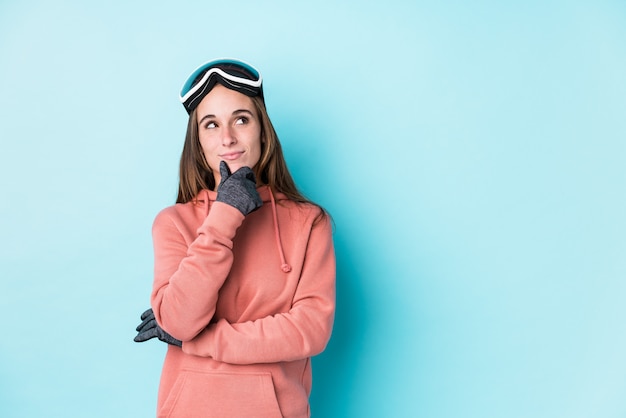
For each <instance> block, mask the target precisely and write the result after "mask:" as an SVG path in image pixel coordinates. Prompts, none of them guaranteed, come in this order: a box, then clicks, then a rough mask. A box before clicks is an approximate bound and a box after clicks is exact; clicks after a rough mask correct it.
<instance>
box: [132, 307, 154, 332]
mask: <svg viewBox="0 0 626 418" xmlns="http://www.w3.org/2000/svg"><path fill="white" fill-rule="evenodd" d="M141 319H143V321H142V322H141V324H139V325H138V326H137V328H135V330H136V331H139V329H140V328H142V327H143V326H144V325H145V324H147V323H148V322H150V321H154V320H155V318H154V313H153V312H152V311H150V314H149V315H146V316H144V315H141Z"/></svg>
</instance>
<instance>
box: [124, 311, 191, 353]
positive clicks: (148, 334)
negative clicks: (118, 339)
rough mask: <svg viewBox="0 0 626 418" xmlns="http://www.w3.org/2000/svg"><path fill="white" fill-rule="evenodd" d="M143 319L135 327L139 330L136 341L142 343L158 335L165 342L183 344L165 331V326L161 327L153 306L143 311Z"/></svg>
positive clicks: (179, 345) (180, 345)
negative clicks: (155, 316)
mask: <svg viewBox="0 0 626 418" xmlns="http://www.w3.org/2000/svg"><path fill="white" fill-rule="evenodd" d="M141 319H142V320H143V322H142V323H141V324H139V326H137V328H136V329H135V330H136V331H137V332H138V334H137V336H136V337H135V339H134V340H135V342H136V343H142V342H144V341H148V340H149V339H151V338H154V337H157V338H158V339H159V340H161V341H163V342H164V343H168V344H171V345H176V346H178V347H182V346H183V343H182V341H180V340H177V339H176V338H174V337H172V336H171V335H170V334H168V333H167V332H165V331H163V328H161V327H160V326H159V324H157V321H156V319H155V318H154V312H153V311H152V308H150V309H148V310H147V311H145V312H144V313H142V314H141Z"/></svg>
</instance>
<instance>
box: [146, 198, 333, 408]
mask: <svg viewBox="0 0 626 418" xmlns="http://www.w3.org/2000/svg"><path fill="white" fill-rule="evenodd" d="M259 194H260V195H261V198H262V199H263V202H264V203H263V206H262V207H261V208H260V209H259V210H257V211H255V212H252V213H251V214H249V215H248V216H247V217H244V216H243V215H242V214H241V212H239V211H238V210H237V209H235V208H233V207H231V206H229V205H227V204H225V203H222V202H216V201H215V198H216V193H215V192H212V191H207V190H203V191H202V192H200V194H199V195H198V197H197V199H196V201H194V202H189V203H185V204H177V205H174V206H171V207H168V208H166V209H164V210H163V211H161V212H160V213H159V214H158V215H157V217H156V219H155V221H154V226H153V239H154V251H155V272H154V274H155V276H154V287H153V291H152V298H151V304H152V308H153V310H154V314H155V316H156V320H157V322H158V323H159V325H161V327H162V328H163V329H164V330H165V331H167V332H168V333H170V334H171V335H172V336H174V337H175V338H177V339H179V340H182V341H183V346H182V349H181V348H178V347H176V346H171V345H170V346H168V351H167V354H166V357H165V362H164V365H163V372H162V375H161V384H160V388H159V401H158V408H157V412H158V416H159V417H186V418H190V417H220V418H224V417H281V416H282V417H307V416H310V412H309V402H308V399H309V394H310V392H311V381H312V378H311V359H310V358H311V356H314V355H316V354H319V353H320V352H322V351H323V350H324V348H325V347H326V344H327V343H328V340H329V338H330V335H331V331H332V324H333V318H334V312H335V256H334V249H333V243H332V231H331V225H330V221H329V218H328V216H325V217H322V218H321V220H320V219H318V215H319V214H320V209H319V208H317V207H316V206H313V205H309V204H298V203H295V202H293V201H290V200H288V199H287V198H286V197H285V196H284V195H283V194H281V193H276V196H275V197H276V202H275V201H274V195H273V194H272V192H271V191H270V189H269V187H267V186H264V187H261V188H259ZM316 219H317V222H316Z"/></svg>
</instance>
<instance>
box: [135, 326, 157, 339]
mask: <svg viewBox="0 0 626 418" xmlns="http://www.w3.org/2000/svg"><path fill="white" fill-rule="evenodd" d="M158 336H159V334H158V328H156V327H154V328H150V329H148V330H147V331H143V332H140V333H139V334H137V336H136V337H135V338H134V339H133V340H134V341H135V342H136V343H142V342H144V341H148V340H150V339H152V338H154V337H158Z"/></svg>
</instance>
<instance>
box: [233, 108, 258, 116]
mask: <svg viewBox="0 0 626 418" xmlns="http://www.w3.org/2000/svg"><path fill="white" fill-rule="evenodd" d="M238 113H248V114H250V115H252V116H254V114H253V113H252V112H251V111H250V110H248V109H237V110H235V111H233V115H236V114H238Z"/></svg>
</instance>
